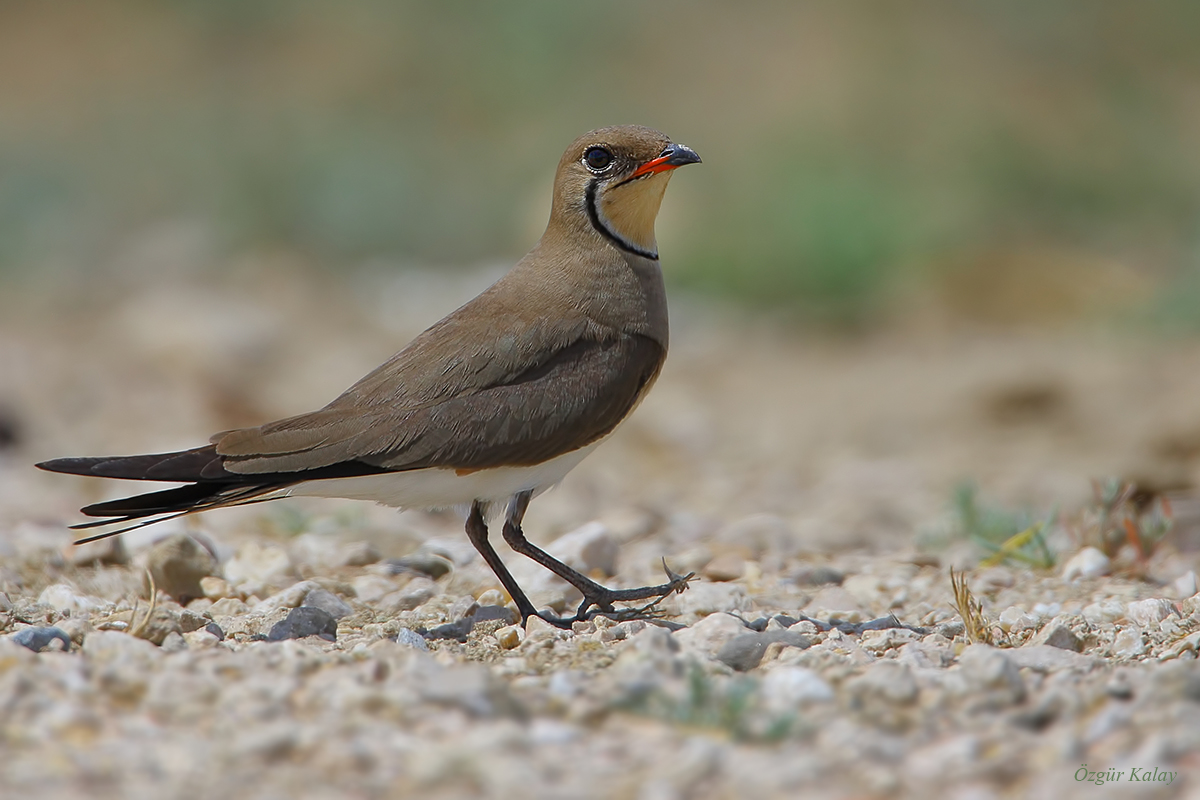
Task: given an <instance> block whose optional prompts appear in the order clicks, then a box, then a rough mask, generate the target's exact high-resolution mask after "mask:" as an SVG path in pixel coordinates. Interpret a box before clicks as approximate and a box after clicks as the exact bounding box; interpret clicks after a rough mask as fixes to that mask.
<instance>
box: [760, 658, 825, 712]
mask: <svg viewBox="0 0 1200 800" xmlns="http://www.w3.org/2000/svg"><path fill="white" fill-rule="evenodd" d="M762 693H763V697H765V698H766V699H767V700H768V702H769V703H770V704H771V705H772V706H775V705H776V704H779V705H782V706H785V707H786V706H798V705H806V704H809V703H829V702H832V701H833V689H832V688H830V686H829V684H828V683H826V682H825V680H824V679H823V678H822V677H821V676H820V675H818V674H817V673H816V672H814V671H812V670H811V669H807V668H805V667H795V666H779V667H776V668H775V669H772V670H771V671H770V672H768V673H767V674H766V676H764V677H763V681H762Z"/></svg>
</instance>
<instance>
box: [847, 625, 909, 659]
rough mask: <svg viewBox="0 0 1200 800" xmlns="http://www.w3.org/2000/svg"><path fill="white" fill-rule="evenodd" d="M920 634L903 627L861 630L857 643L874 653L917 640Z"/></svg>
mask: <svg viewBox="0 0 1200 800" xmlns="http://www.w3.org/2000/svg"><path fill="white" fill-rule="evenodd" d="M920 638H921V634H919V633H916V632H915V631H910V630H905V629H904V628H884V629H883V630H877V631H863V634H862V637H861V638H860V639H859V645H860V646H861V647H862V648H863V649H864V650H868V651H870V652H872V653H874V654H876V655H879V654H881V653H885V652H887V651H888V650H894V649H898V648H900V647H903V646H904V645H906V644H908V643H910V642H915V641H918V640H919V639H920Z"/></svg>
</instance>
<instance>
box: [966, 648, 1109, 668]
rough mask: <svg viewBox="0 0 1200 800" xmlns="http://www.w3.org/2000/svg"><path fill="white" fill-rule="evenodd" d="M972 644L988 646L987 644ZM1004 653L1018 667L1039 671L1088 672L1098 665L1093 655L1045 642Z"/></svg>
mask: <svg viewBox="0 0 1200 800" xmlns="http://www.w3.org/2000/svg"><path fill="white" fill-rule="evenodd" d="M972 646H973V647H980V646H984V647H986V645H972ZM968 649H970V648H968ZM1004 655H1005V656H1006V657H1008V658H1009V659H1011V660H1012V662H1013V663H1014V664H1016V665H1017V667H1018V668H1021V669H1032V670H1035V671H1037V672H1057V671H1059V670H1064V669H1069V670H1078V671H1082V672H1086V671H1088V670H1090V669H1092V667H1094V666H1095V665H1096V659H1094V658H1092V657H1091V656H1085V655H1083V654H1082V653H1075V652H1072V651H1070V650H1063V649H1062V648H1061V647H1050V646H1049V645H1045V644H1027V645H1025V646H1024V647H1016V648H1013V649H1011V650H1005V651H1004Z"/></svg>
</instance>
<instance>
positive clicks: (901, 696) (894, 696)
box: [846, 661, 919, 716]
mask: <svg viewBox="0 0 1200 800" xmlns="http://www.w3.org/2000/svg"><path fill="white" fill-rule="evenodd" d="M846 690H847V692H848V693H849V694H850V699H851V707H852V708H857V709H859V710H862V711H867V712H868V713H869V714H870V715H871V716H880V714H879V713H878V712H880V711H881V709H879V708H875V709H872V708H871V706H872V705H873V704H886V705H889V706H905V705H911V704H912V703H914V702H916V700H917V695H918V693H919V690H918V688H917V682H916V679H915V678H913V674H912V670H911V669H909V668H908V666H907V665H905V664H901V663H899V662H897V661H879V662H876V663H875V664H872V665H871V666H870V667H867V668H866V670H865V671H864V672H863V674H861V675H859V676H857V677H855V678H852V679H850V680H849V681H847V682H846ZM872 711H874V712H876V713H874V714H872V713H870V712H872ZM889 716H890V714H889Z"/></svg>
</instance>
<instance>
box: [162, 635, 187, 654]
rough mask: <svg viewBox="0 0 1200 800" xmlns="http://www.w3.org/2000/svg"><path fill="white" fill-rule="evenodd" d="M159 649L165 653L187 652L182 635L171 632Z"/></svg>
mask: <svg viewBox="0 0 1200 800" xmlns="http://www.w3.org/2000/svg"><path fill="white" fill-rule="evenodd" d="M159 647H161V648H162V649H163V651H164V652H167V653H178V652H179V651H181V650H187V642H186V641H185V640H184V638H183V634H182V633H180V632H179V631H171V632H170V633H168V634H167V635H166V636H165V637H164V638H163V640H162V643H161V644H160V645H159Z"/></svg>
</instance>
